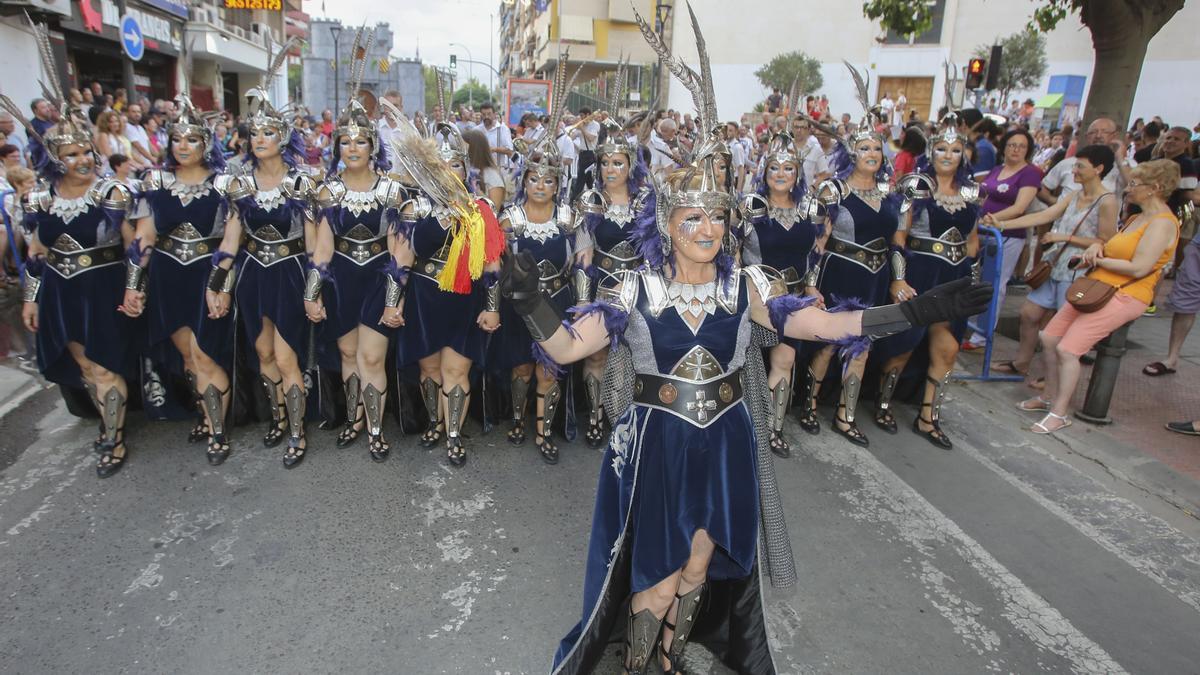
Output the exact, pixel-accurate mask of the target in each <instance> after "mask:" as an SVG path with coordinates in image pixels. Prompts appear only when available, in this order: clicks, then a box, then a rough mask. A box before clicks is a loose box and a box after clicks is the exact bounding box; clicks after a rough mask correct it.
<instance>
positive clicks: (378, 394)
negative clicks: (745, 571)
mask: <svg viewBox="0 0 1200 675" xmlns="http://www.w3.org/2000/svg"><path fill="white" fill-rule="evenodd" d="M386 395H387V390H384V391H379V390H378V389H376V388H375V385H374V384H367V386H366V387H364V388H363V392H362V398H363V408H364V410H365V411H366V416H367V451H368V452H370V453H371V459H372V460H374V461H376V462H382V461H383V460H385V459H387V458H388V453H390V452H391V451H392V446H390V445H388V442H387V441H385V440H384V439H383V401H384V397H385V396H386Z"/></svg>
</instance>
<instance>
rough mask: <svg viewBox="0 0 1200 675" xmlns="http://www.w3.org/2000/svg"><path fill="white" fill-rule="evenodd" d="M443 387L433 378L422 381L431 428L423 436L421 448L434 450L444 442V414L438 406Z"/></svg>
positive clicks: (423, 397) (423, 395)
mask: <svg viewBox="0 0 1200 675" xmlns="http://www.w3.org/2000/svg"><path fill="white" fill-rule="evenodd" d="M441 390H442V385H440V384H438V382H437V380H435V379H433V378H432V377H427V378H425V379H423V380H421V399H422V400H424V401H425V412H427V413H429V428H427V429H425V433H423V434H421V447H422V448H432V447H433V446H435V445H437V444H438V443H439V442H441V440H442V413H441V408H440V406H438V403H439V401H438V396H439V395H440V394H439V392H441Z"/></svg>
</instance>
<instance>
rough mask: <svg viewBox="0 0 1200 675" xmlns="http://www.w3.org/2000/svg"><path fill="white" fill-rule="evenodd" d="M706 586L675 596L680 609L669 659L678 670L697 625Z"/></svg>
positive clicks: (676, 616) (668, 655) (676, 613)
mask: <svg viewBox="0 0 1200 675" xmlns="http://www.w3.org/2000/svg"><path fill="white" fill-rule="evenodd" d="M704 586H705V584H700V585H699V586H697V587H695V588H693V589H692V590H690V591H688V592H687V593H684V594H683V595H676V596H675V601H676V602H677V603H678V605H679V607H678V609H677V610H676V612H675V631H674V634H673V636H672V637H671V648H670V649H669V650H667V658H668V659H670V660H671V665H672V666H675V667H676V668H678V667H679V663H680V659H682V658H683V648H684V647H685V646H686V645H687V641H688V638H689V637H690V636H691V634H692V626H695V625H696V618H697V616H698V615H699V613H700V598H701V597H702V596H703V595H704Z"/></svg>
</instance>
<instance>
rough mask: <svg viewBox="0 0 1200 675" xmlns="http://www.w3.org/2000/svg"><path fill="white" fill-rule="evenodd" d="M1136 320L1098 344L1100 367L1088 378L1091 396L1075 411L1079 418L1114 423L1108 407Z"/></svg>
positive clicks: (1097, 422) (1088, 391)
mask: <svg viewBox="0 0 1200 675" xmlns="http://www.w3.org/2000/svg"><path fill="white" fill-rule="evenodd" d="M1132 325H1133V321H1130V322H1129V323H1127V324H1125V325H1124V326H1121V327H1120V328H1118V329H1116V330H1114V331H1113V332H1111V333H1109V334H1108V337H1106V338H1104V339H1103V340H1101V341H1100V342H1099V343H1097V344H1096V365H1094V366H1092V376H1091V377H1090V378H1088V387H1087V395H1086V396H1085V397H1084V399H1083V405H1082V406H1081V407H1080V408H1079V410H1077V411H1075V417H1077V418H1079V419H1080V420H1082V421H1084V422H1088V423H1091V424H1112V418H1111V417H1109V416H1108V406H1109V404H1111V403H1112V395H1113V389H1115V388H1116V386H1117V374H1118V373H1120V371H1121V357H1123V356H1125V352H1126V348H1125V345H1126V344H1127V343H1128V338H1129V327H1130V326H1132Z"/></svg>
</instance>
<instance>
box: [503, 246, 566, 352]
mask: <svg viewBox="0 0 1200 675" xmlns="http://www.w3.org/2000/svg"><path fill="white" fill-rule="evenodd" d="M540 278H541V272H540V271H539V270H538V265H537V261H535V260H534V259H533V254H531V253H530V252H529V251H521V252H520V253H518V254H516V255H513V254H511V253H510V254H508V255H506V256H504V265H503V267H502V268H501V270H500V295H501V297H503V298H504V299H505V300H508V301H509V302H510V303H511V304H512V308H513V309H514V310H516V312H517V314H520V315H521V318H522V319H523V320H524V321H525V327H526V328H528V329H529V334H530V335H531V336H532V337H533V339H534V340H536V341H537V342H544V341H545V340H548V339H549V338H550V336H551V335H554V333H555V331H557V330H558V329H559V328H561V327H562V321H563V316H562V314H560V313H559V311H558V308H557V307H555V306H554V305H552V304H551V303H550V300H549V299H548V298H547V297H546V295H545V294H544V293H542V292H541V290H540V289H539V288H538V280H539V279H540Z"/></svg>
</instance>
